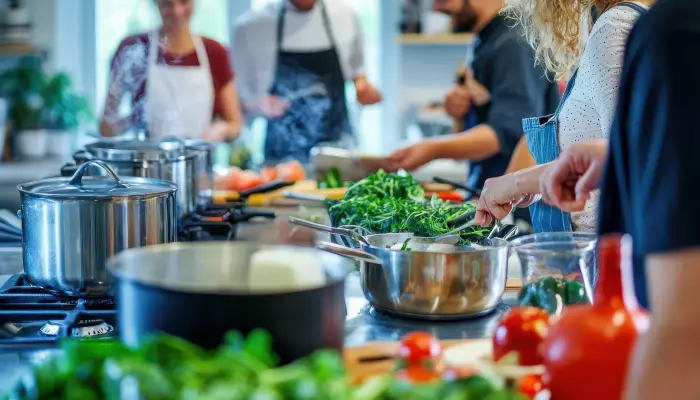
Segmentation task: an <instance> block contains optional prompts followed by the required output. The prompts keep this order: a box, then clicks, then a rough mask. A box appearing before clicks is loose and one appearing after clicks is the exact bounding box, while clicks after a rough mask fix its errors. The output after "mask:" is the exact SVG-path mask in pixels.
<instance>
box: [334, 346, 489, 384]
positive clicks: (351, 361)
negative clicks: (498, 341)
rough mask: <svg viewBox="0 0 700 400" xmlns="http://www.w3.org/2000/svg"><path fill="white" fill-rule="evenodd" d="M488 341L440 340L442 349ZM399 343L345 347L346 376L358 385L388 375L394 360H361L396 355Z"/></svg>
mask: <svg viewBox="0 0 700 400" xmlns="http://www.w3.org/2000/svg"><path fill="white" fill-rule="evenodd" d="M484 340H490V339H459V340H441V341H440V343H442V347H443V349H446V348H448V347H450V346H454V345H457V344H462V343H467V342H478V341H484ZM399 346H400V343H399V342H372V343H369V344H367V345H364V346H362V347H346V348H345V349H344V350H343V359H344V361H345V366H346V368H347V371H348V376H349V377H350V379H351V381H352V382H353V383H360V382H362V381H364V380H365V379H367V378H370V377H372V376H376V375H380V374H386V373H390V372H392V371H393V370H394V368H395V367H396V362H397V360H396V359H388V360H382V361H371V362H363V361H362V360H363V359H368V358H369V359H371V358H379V357H383V356H393V355H396V354H398V351H399Z"/></svg>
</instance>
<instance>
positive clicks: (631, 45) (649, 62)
mask: <svg viewBox="0 0 700 400" xmlns="http://www.w3.org/2000/svg"><path fill="white" fill-rule="evenodd" d="M699 74H700V1H698V0H661V1H659V2H658V3H657V4H656V5H655V6H653V7H652V8H651V10H650V11H649V12H648V13H646V15H644V16H642V17H640V19H639V21H638V22H637V25H636V26H635V28H634V29H633V30H632V32H631V34H630V36H629V39H628V43H627V50H626V53H625V60H624V66H623V71H622V78H621V83H620V93H619V100H618V105H617V113H616V116H615V120H614V122H613V127H612V131H611V133H610V150H609V159H608V166H607V170H606V172H605V174H604V178H603V183H602V186H603V192H602V195H601V201H600V202H601V204H600V208H599V210H600V216H599V225H600V232H601V233H610V232H624V233H629V234H631V235H632V237H633V239H634V277H635V288H636V292H637V297H638V298H639V301H640V304H642V305H643V306H645V307H648V299H647V290H646V284H645V270H644V258H645V257H646V256H647V255H649V254H655V253H663V252H667V251H674V250H679V249H684V248H689V247H696V246H700V230H698V226H700V212H699V211H698V201H699V199H700V198H699V197H698V194H699V192H700V186H698V185H699V184H700V168H699V167H698V162H699V161H700V157H698V154H699V153H698V151H699V150H700V131H699V129H700V124H699V123H700V111H698V110H699V109H700V101H698V96H699V95H700V75H699ZM699 267H700V266H699Z"/></svg>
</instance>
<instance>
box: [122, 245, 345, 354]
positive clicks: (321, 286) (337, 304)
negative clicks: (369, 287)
mask: <svg viewBox="0 0 700 400" xmlns="http://www.w3.org/2000/svg"><path fill="white" fill-rule="evenodd" d="M292 263H295V264H296V267H295V266H293V265H290V264H292ZM109 269H110V272H111V273H112V274H113V275H114V276H115V278H116V279H115V280H116V285H115V289H116V290H115V298H116V303H117V322H118V324H119V329H120V336H121V338H122V340H124V342H125V343H126V344H128V345H134V344H137V343H138V342H139V341H140V340H142V339H143V338H144V337H147V336H148V335H150V334H152V333H153V332H155V331H160V332H165V333H169V334H172V335H176V336H179V337H181V338H184V339H186V340H188V341H190V342H193V343H196V344H198V345H200V346H202V347H204V348H207V349H212V348H216V347H217V346H219V345H220V344H221V341H222V338H223V337H224V333H226V332H227V331H229V330H238V331H240V332H241V333H243V334H248V333H249V332H250V331H251V330H253V329H257V328H262V329H265V330H266V331H268V332H269V333H270V334H271V335H272V339H273V348H274V350H275V352H276V353H277V354H278V355H279V356H280V359H281V362H282V363H288V362H291V361H294V360H296V359H299V358H301V357H304V356H306V355H308V354H310V353H312V352H314V351H315V350H318V349H338V350H341V349H342V347H343V341H344V337H345V330H344V327H345V316H346V310H345V278H346V277H347V275H348V274H349V273H350V272H352V271H353V269H354V268H353V263H352V262H351V261H350V260H348V259H346V258H343V257H338V256H336V255H333V254H328V253H325V252H322V251H319V250H317V249H313V248H303V247H296V246H280V245H275V246H267V245H259V244H256V243H248V242H234V243H222V242H199V243H194V242H193V243H172V244H167V245H159V246H151V247H144V248H141V249H131V250H127V251H124V252H122V253H120V254H118V255H117V256H116V257H114V258H113V259H112V260H111V261H110V264H109Z"/></svg>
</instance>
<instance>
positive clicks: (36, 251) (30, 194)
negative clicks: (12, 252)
mask: <svg viewBox="0 0 700 400" xmlns="http://www.w3.org/2000/svg"><path fill="white" fill-rule="evenodd" d="M90 167H99V168H101V169H102V170H104V172H105V174H106V175H107V176H106V177H103V176H84V175H85V173H86V172H87V170H88V168H90ZM17 188H18V190H19V191H20V196H21V201H22V209H21V211H20V212H21V219H22V233H23V243H24V246H23V259H24V272H25V273H26V275H27V278H29V280H30V281H31V282H32V283H33V284H35V285H39V286H42V287H44V288H46V289H48V290H50V291H54V292H58V293H60V294H63V295H68V296H81V297H100V296H106V295H108V290H109V287H110V283H111V280H110V277H109V275H108V274H107V269H106V261H107V259H108V258H109V257H111V256H113V255H114V254H116V253H118V252H120V251H121V250H124V249H128V248H132V247H141V246H147V245H152V244H160V243H168V242H173V241H175V234H176V229H177V221H176V216H175V209H176V200H175V198H176V195H175V193H176V191H177V185H175V184H174V183H172V182H169V181H165V180H161V179H153V178H136V177H122V178H120V177H119V176H118V175H117V174H116V173H115V172H114V170H113V169H112V168H111V167H110V166H109V165H108V164H106V163H104V162H102V161H88V162H86V163H84V164H82V165H81V166H80V167H79V168H78V170H77V171H76V172H75V174H74V175H73V176H72V177H71V178H50V179H44V180H40V181H36V182H31V183H26V184H22V185H19V186H18V187H17Z"/></svg>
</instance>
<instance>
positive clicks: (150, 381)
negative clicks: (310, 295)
mask: <svg viewBox="0 0 700 400" xmlns="http://www.w3.org/2000/svg"><path fill="white" fill-rule="evenodd" d="M60 346H61V348H62V350H63V352H62V353H60V355H58V356H56V357H53V358H50V359H48V360H47V361H46V362H45V363H43V364H40V365H38V366H36V367H34V369H33V370H32V373H31V374H29V375H28V376H27V377H26V379H22V380H21V381H20V382H18V383H17V385H16V386H15V387H14V388H12V389H11V390H10V392H8V393H6V394H5V398H7V399H19V400H24V399H38V400H43V399H107V400H118V399H134V398H139V399H142V400H165V399H168V400H170V399H180V400H185V399H188V400H189V399H209V400H214V399H226V400H249V399H274V400H278V399H279V400H281V399H289V400H302V399H303V400H311V399H319V400H409V399H410V400H433V399H450V400H452V399H454V400H457V399H484V400H522V399H524V398H523V397H522V396H521V395H519V394H516V393H514V392H512V391H510V390H508V389H505V388H503V387H502V385H499V384H498V383H497V382H492V381H490V380H488V379H485V378H483V377H479V376H471V377H469V378H466V379H458V380H453V381H444V380H439V379H438V378H439V377H438V376H436V375H435V373H434V372H431V371H429V370H426V369H422V367H421V366H420V365H417V366H413V367H412V368H410V369H407V370H405V371H403V372H399V373H398V374H386V375H379V376H376V377H374V378H371V379H370V380H368V381H367V382H365V383H364V384H361V385H359V386H352V385H351V384H350V381H349V379H348V375H347V373H346V371H345V367H344V365H343V360H342V357H341V356H340V354H339V353H338V352H335V351H330V350H321V351H318V352H316V353H314V354H312V355H310V356H308V357H306V358H304V359H302V360H299V361H297V362H295V363H293V364H289V365H285V366H282V367H278V366H277V359H276V357H275V355H274V354H273V351H272V338H271V337H270V335H269V334H268V333H266V332H265V331H262V330H256V331H253V332H251V333H250V334H249V335H248V337H247V338H243V336H242V335H240V334H239V333H237V332H231V333H229V334H227V335H226V339H225V342H224V344H222V346H221V347H220V348H219V349H217V350H216V351H213V352H208V351H205V350H203V349H201V348H199V347H197V346H195V345H193V344H191V343H188V342H186V341H184V340H182V339H179V338H176V337H173V336H169V335H156V336H153V337H151V338H150V339H148V340H144V341H143V342H142V343H141V344H140V345H139V346H138V347H136V348H129V347H127V346H125V345H123V344H122V343H121V342H119V341H118V340H117V339H114V338H109V339H74V338H68V339H65V340H62V341H61V342H60ZM397 375H398V376H397ZM402 378H408V379H407V380H404V379H402ZM427 382H430V383H427Z"/></svg>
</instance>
